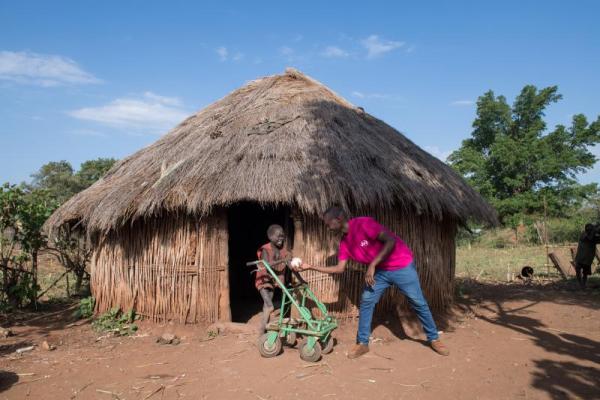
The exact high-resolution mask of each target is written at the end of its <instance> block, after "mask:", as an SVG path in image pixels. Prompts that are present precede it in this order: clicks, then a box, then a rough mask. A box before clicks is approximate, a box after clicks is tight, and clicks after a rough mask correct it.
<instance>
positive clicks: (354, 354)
mask: <svg viewBox="0 0 600 400" xmlns="http://www.w3.org/2000/svg"><path fill="white" fill-rule="evenodd" d="M368 352H369V345H367V344H361V343H358V344H356V345H354V347H353V348H352V350H350V351H349V352H348V358H350V359H353V358H358V357H360V356H362V355H363V354H367V353H368Z"/></svg>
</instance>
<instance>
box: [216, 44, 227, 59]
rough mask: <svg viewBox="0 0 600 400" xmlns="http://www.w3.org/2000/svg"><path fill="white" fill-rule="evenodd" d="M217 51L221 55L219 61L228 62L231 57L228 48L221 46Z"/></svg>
mask: <svg viewBox="0 0 600 400" xmlns="http://www.w3.org/2000/svg"><path fill="white" fill-rule="evenodd" d="M215 51H216V52H217V54H218V55H219V60H221V61H227V56H228V55H229V51H227V47H224V46H221V47H219V48H218V49H217V50H215Z"/></svg>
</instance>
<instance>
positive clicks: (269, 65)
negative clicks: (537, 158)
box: [0, 0, 600, 183]
mask: <svg viewBox="0 0 600 400" xmlns="http://www.w3.org/2000/svg"><path fill="white" fill-rule="evenodd" d="M200 3H201V2H193V3H192V2H191V1H190V2H181V1H169V2H158V1H156V2H153V1H118V2H117V1H114V2H113V1H102V2H91V1H72V2H69V1H52V2H50V1H39V2H31V1H25V0H22V1H19V2H8V1H1V2H0V120H1V121H2V123H1V124H0V149H1V151H0V182H5V181H10V182H13V183H17V182H20V181H23V180H29V176H30V174H31V173H33V172H35V171H36V170H37V169H38V168H39V167H40V166H41V165H42V164H44V163H46V162H48V161H56V160H62V159H64V160H68V161H70V162H71V163H72V164H73V166H74V167H75V168H78V166H79V164H80V163H81V162H83V161H85V160H88V159H94V158H98V157H115V158H122V157H124V156H126V155H128V154H131V153H133V152H134V151H136V150H138V149H140V148H142V147H144V146H146V145H148V144H150V143H152V142H153V141H155V140H156V139H157V138H159V137H160V135H161V134H164V133H165V132H166V131H167V130H168V129H169V128H170V127H172V126H174V125H175V124H176V123H177V122H178V121H181V120H182V119H183V118H184V117H185V116H187V115H189V114H191V113H193V112H195V111H197V110H199V109H201V108H203V107H205V106H207V105H208V104H210V103H212V102H213V101H215V100H217V99H219V98H221V97H223V96H225V95H226V94H228V93H229V92H231V91H232V90H234V89H236V88H237V87H239V86H241V85H243V84H244V83H245V82H247V81H249V80H252V79H255V78H257V77H260V76H265V75H272V74H277V73H281V72H282V71H283V70H284V69H285V67H286V66H293V67H296V68H298V69H300V70H302V71H303V72H305V73H307V74H309V75H311V76H312V77H314V78H315V79H317V80H319V81H321V82H323V83H324V84H326V85H327V86H329V87H330V88H332V89H333V90H334V91H336V92H337V93H339V94H340V95H342V96H343V97H345V98H347V99H348V100H349V101H351V102H352V103H354V104H356V105H359V106H362V107H364V108H365V110H367V111H368V112H369V113H371V114H373V115H375V116H376V117H378V118H381V119H383V120H384V121H386V122H387V123H389V124H390V125H392V126H394V127H395V128H397V129H398V130H400V131H401V132H403V133H404V134H405V135H406V136H408V137H409V138H410V139H411V140H413V141H414V142H415V143H417V144H418V145H420V146H421V147H423V148H424V149H426V150H428V151H430V152H431V153H433V154H435V155H436V156H438V157H442V158H443V157H445V156H447V155H448V154H449V152H450V151H452V150H455V149H456V148H458V146H459V145H460V143H461V141H462V140H463V139H465V138H466V137H468V136H469V134H470V132H471V123H472V121H473V118H474V116H475V106H474V102H475V101H476V99H477V97H478V96H479V95H481V94H482V93H483V92H485V91H486V90H489V89H492V90H494V91H495V92H496V93H497V94H504V95H505V96H507V97H508V98H509V100H510V101H511V102H512V100H513V99H514V96H515V95H516V94H517V93H518V92H519V90H520V89H521V88H522V87H523V86H524V85H526V84H534V85H536V86H538V87H545V86H549V85H558V86H559V91H560V93H562V94H563V96H564V99H563V100H562V101H561V102H560V103H558V104H555V105H553V106H551V108H550V109H549V110H548V113H547V121H548V122H549V125H550V126H553V125H555V124H557V123H563V124H569V122H570V119H571V116H572V115H573V114H574V113H584V114H585V115H586V116H587V117H588V119H589V120H593V119H595V118H596V117H597V116H598V114H600V79H599V78H598V71H600V24H598V23H597V16H598V15H599V14H600V2H597V1H572V2H565V1H526V0H521V1H502V2H482V1H472V2H465V1H440V2H425V1H423V2H418V4H416V5H415V4H408V2H389V3H390V4H386V3H383V2H354V3H353V2H350V1H344V2H337V3H336V2H333V1H330V2H308V1H305V2H300V3H298V2H292V3H290V2H281V1H279V2H272V3H269V2H248V1H246V2H239V3H236V2H229V3H227V2H224V1H222V2H218V3H215V4H212V5H211V3H208V2H206V3H204V2H203V3H204V4H202V5H200ZM410 3H417V2H410ZM594 152H595V153H596V154H598V155H599V156H600V150H599V149H597V148H596V149H594ZM599 178H600V167H596V168H595V169H594V170H593V171H591V172H589V173H587V174H585V175H583V176H582V177H581V180H582V181H583V182H591V181H598V180H599Z"/></svg>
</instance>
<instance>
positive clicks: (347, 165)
mask: <svg viewBox="0 0 600 400" xmlns="http://www.w3.org/2000/svg"><path fill="white" fill-rule="evenodd" d="M243 200H254V201H258V202H261V203H265V204H266V203H269V204H272V203H277V204H284V203H285V204H297V205H298V206H299V207H300V208H301V209H302V210H303V211H305V212H320V211H322V210H323V209H324V208H326V207H327V206H329V205H330V204H333V203H335V204H341V205H343V206H348V207H350V208H353V207H358V208H362V207H391V206H396V207H406V208H408V209H411V210H415V211H416V212H418V213H429V214H431V215H433V216H435V217H438V218H442V217H452V218H456V219H458V220H460V221H465V220H467V219H469V218H474V219H477V220H480V221H484V222H488V223H492V224H493V223H495V222H496V214H495V212H494V210H493V209H492V208H491V207H490V206H489V205H488V204H487V203H486V202H485V201H484V200H483V199H482V197H481V196H480V195H479V194H478V193H477V192H475V191H474V190H473V189H472V188H471V187H469V185H468V184H467V183H466V182H465V181H464V180H463V179H462V178H461V177H460V176H458V175H457V174H456V173H455V172H454V171H453V170H452V169H451V168H450V167H448V166H447V165H445V164H444V163H443V162H441V161H440V160H438V159H437V158H435V157H433V156H431V155H430V154H428V153H427V152H425V151H423V150H422V149H421V148H419V147H418V146H417V145H415V144H414V143H413V142H411V141H410V140H408V139H407V138H406V137H405V136H404V135H402V134H401V133H399V132H398V131H397V130H395V129H394V128H392V127H391V126H389V125H387V124H386V123H384V122H383V121H380V120H379V119H377V118H375V117H373V116H371V115H369V114H368V113H366V112H364V111H363V110H362V109H361V108H358V107H355V106H353V105H352V104H350V103H349V102H348V101H346V100H344V99H343V98H341V97H340V96H338V95H336V94H335V93H333V92H332V91H331V90H329V89H328V88H327V87H325V86H324V85H322V84H321V83H319V82H317V81H315V80H313V79H311V78H309V77H308V76H306V75H303V74H302V73H300V72H298V71H296V70H293V69H288V70H286V72H285V73H284V74H283V75H275V76H269V77H266V78H262V79H258V80H255V81H252V82H250V83H248V84H247V85H245V86H243V87H242V88H240V89H238V90H236V91H234V92H233V93H231V94H229V95H228V96H226V97H224V98H223V99H221V100H219V101H217V102H215V103H213V104H212V105H210V106H208V107H206V108H205V109H203V110H201V111H200V112H198V113H196V114H194V115H192V116H191V117H189V118H187V119H186V120H185V121H183V122H182V123H181V124H179V125H178V126H177V127H175V128H174V129H173V130H171V131H170V132H169V133H168V134H166V135H165V136H163V137H162V138H161V139H159V140H158V141H156V142H155V143H154V144H152V145H150V146H148V147H146V148H143V149H141V150H140V151H138V152H136V153H134V154H133V155H131V156H129V157H127V158H125V159H124V160H122V161H120V162H118V163H117V164H116V165H115V166H114V167H113V168H112V169H111V170H110V171H109V172H108V173H107V174H106V176H104V178H102V179H101V180H99V181H98V182H96V183H95V184H94V185H93V186H91V187H90V188H88V189H86V190H84V191H83V192H81V193H79V194H77V195H75V196H74V197H73V198H71V199H70V200H69V201H67V202H66V203H65V204H64V205H63V206H62V207H60V208H59V209H58V210H57V211H56V212H55V213H54V214H53V215H52V217H51V218H50V219H49V221H48V223H47V226H48V227H56V226H59V225H61V224H63V223H66V222H73V221H81V222H82V223H83V224H84V225H85V226H86V227H87V228H88V229H89V230H91V231H97V230H99V231H108V230H110V229H113V228H116V227H118V226H120V225H122V224H124V223H127V222H128V221H131V220H133V219H137V218H140V217H144V216H150V215H158V214H159V213H161V212H162V211H165V210H168V211H184V212H188V213H195V214H205V213H207V212H209V211H210V210H211V209H212V208H213V207H215V206H222V205H228V204H232V203H234V202H237V201H243Z"/></svg>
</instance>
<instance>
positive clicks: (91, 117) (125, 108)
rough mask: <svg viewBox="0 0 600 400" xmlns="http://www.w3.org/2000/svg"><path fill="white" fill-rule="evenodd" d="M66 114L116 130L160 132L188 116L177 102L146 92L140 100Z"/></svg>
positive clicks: (171, 98) (88, 108)
mask: <svg viewBox="0 0 600 400" xmlns="http://www.w3.org/2000/svg"><path fill="white" fill-rule="evenodd" d="M68 114H69V115H70V116H72V117H74V118H77V119H81V120H87V121H94V122H98V123H101V124H104V125H109V126H113V127H117V128H127V129H132V128H133V129H144V130H148V131H152V132H162V131H164V130H165V129H169V128H171V127H173V126H174V125H176V124H177V123H179V122H181V121H183V120H184V119H185V118H186V117H187V116H188V114H189V113H188V112H187V111H186V110H185V109H184V108H183V104H182V102H181V100H179V99H178V98H175V97H165V96H159V95H157V94H154V93H152V92H146V93H144V95H143V96H142V97H141V98H118V99H116V100H113V101H111V102H110V103H108V104H106V105H104V106H98V107H85V108H80V109H78V110H73V111H70V112H68Z"/></svg>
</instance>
